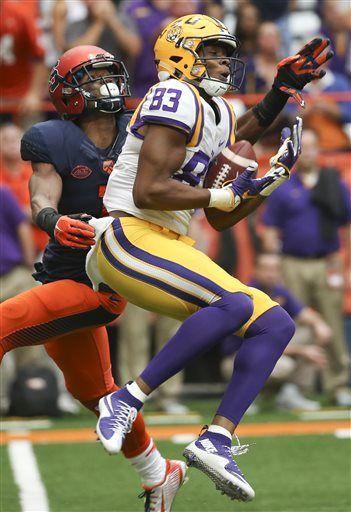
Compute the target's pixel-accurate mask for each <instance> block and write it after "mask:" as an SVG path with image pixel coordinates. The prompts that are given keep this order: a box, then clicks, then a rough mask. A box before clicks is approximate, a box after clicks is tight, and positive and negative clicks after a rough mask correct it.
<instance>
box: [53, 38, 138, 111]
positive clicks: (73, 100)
mask: <svg viewBox="0 0 351 512" xmlns="http://www.w3.org/2000/svg"><path fill="white" fill-rule="evenodd" d="M128 80H129V75H128V72H127V70H126V68H125V66H124V64H123V62H121V61H120V60H118V59H116V58H115V57H114V56H113V55H111V54H109V53H108V52H105V51H104V50H102V49H101V48H98V47H94V46H81V47H79V46H78V47H75V48H73V49H72V50H69V51H68V52H66V53H64V54H63V56H62V57H61V59H59V61H58V62H57V64H56V66H55V67H54V68H53V69H52V71H51V75H50V82H49V92H50V96H51V99H52V101H53V103H54V105H55V107H56V110H57V111H58V112H59V113H60V114H61V116H62V117H63V118H64V119H75V118H77V117H78V116H80V115H82V114H84V113H86V112H93V111H98V112H104V113H116V112H118V111H119V110H121V109H122V108H123V106H124V97H126V96H130V88H129V82H128Z"/></svg>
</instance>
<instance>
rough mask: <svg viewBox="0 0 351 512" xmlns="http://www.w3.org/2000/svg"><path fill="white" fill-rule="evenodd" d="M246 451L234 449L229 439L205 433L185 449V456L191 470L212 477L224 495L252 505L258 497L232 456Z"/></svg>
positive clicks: (238, 447) (220, 435) (244, 447)
mask: <svg viewBox="0 0 351 512" xmlns="http://www.w3.org/2000/svg"><path fill="white" fill-rule="evenodd" d="M247 451H248V447H247V445H243V446H241V445H239V446H234V447H232V446H231V440H230V439H229V438H228V437H226V436H224V435H222V434H217V433H215V432H209V431H206V432H205V433H204V434H202V435H200V437H199V438H198V439H197V440H196V441H193V442H192V443H190V444H189V445H188V446H187V447H186V448H185V450H184V452H183V455H184V457H185V458H186V460H187V464H188V466H192V467H194V468H197V469H199V470H200V471H202V472H203V473H205V475H207V476H208V477H210V479H211V480H212V481H213V482H214V484H215V486H216V489H217V490H219V491H221V492H222V494H226V495H227V496H229V498H231V499H232V500H239V501H251V500H253V499H254V497H255V491H254V490H253V488H252V487H251V485H250V484H249V483H248V482H247V481H246V479H245V477H244V475H243V473H242V472H241V471H240V469H239V467H238V465H237V463H236V462H235V460H234V459H233V455H241V454H242V453H246V452H247Z"/></svg>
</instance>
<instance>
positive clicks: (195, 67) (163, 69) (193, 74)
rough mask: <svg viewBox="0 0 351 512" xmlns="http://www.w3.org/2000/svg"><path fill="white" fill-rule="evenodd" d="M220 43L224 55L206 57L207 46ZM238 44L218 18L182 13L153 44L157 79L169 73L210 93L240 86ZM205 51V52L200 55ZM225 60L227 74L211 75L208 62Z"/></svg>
mask: <svg viewBox="0 0 351 512" xmlns="http://www.w3.org/2000/svg"><path fill="white" fill-rule="evenodd" d="M209 45H213V46H222V47H225V49H226V52H225V53H226V56H225V57H224V56H218V57H217V56H206V52H205V48H206V46H209ZM239 46H240V43H239V41H238V39H237V38H236V37H235V36H233V35H231V34H230V33H229V31H228V29H227V27H226V26H225V25H224V24H223V23H222V22H221V21H219V20H217V19H215V18H211V17H209V16H205V15H202V14H198V15H191V16H183V17H182V18H179V19H178V20H175V21H173V22H172V23H170V24H169V25H168V26H167V27H166V28H165V29H164V30H163V32H162V33H161V34H160V36H159V37H158V39H157V41H156V44H155V58H156V66H157V68H158V72H159V78H160V80H166V79H167V78H169V77H170V76H172V77H174V78H177V79H178V80H184V81H188V82H190V83H193V84H194V85H196V86H197V87H201V88H203V89H204V90H205V91H206V92H207V94H209V95H210V96H220V95H222V94H224V93H225V92H227V91H237V90H239V89H240V87H241V85H242V82H243V79H244V73H245V64H244V62H243V61H242V60H240V59H239V58H238V49H239ZM203 53H204V55H202V54H203ZM216 60H218V61H223V60H226V61H227V63H228V64H227V67H228V76H226V77H224V78H221V77H218V76H211V72H209V69H208V68H209V67H210V66H209V64H210V61H211V62H212V63H213V61H216Z"/></svg>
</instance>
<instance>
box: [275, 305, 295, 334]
mask: <svg viewBox="0 0 351 512" xmlns="http://www.w3.org/2000/svg"><path fill="white" fill-rule="evenodd" d="M275 309H276V312H275V313H276V315H277V322H276V329H278V330H279V331H280V332H281V333H282V334H283V335H284V337H286V338H288V339H289V340H291V338H292V337H293V336H294V334H295V330H296V326H295V322H294V320H293V319H292V318H291V316H290V315H289V314H288V313H287V312H286V311H285V309H284V308H282V307H281V306H277V307H276V308H275Z"/></svg>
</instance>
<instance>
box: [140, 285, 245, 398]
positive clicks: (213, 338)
mask: <svg viewBox="0 0 351 512" xmlns="http://www.w3.org/2000/svg"><path fill="white" fill-rule="evenodd" d="M252 312H253V303H252V300H251V299H250V297H248V295H245V294H244V293H241V292H240V293H229V292H226V293H225V294H224V295H223V297H222V298H221V299H220V300H218V301H216V302H214V303H213V304H211V305H210V306H208V307H206V308H203V309H201V310H200V311H197V312H196V313H194V314H193V315H191V316H190V317H189V318H187V319H186V320H185V321H184V322H183V324H182V325H181V326H180V328H179V329H178V331H177V333H176V334H175V335H174V336H173V338H171V339H170V340H169V341H168V343H167V344H166V345H165V346H164V347H163V348H162V349H161V350H160V352H158V354H156V356H155V357H154V358H153V359H152V360H151V362H150V363H149V365H148V366H147V367H146V368H145V370H144V371H143V373H142V374H141V375H140V377H141V378H142V379H143V381H144V382H145V383H146V384H147V385H148V386H150V388H151V389H156V388H157V387H158V386H159V385H160V384H162V383H163V382H165V381H166V380H168V379H169V378H170V377H173V375H175V374H176V373H178V372H179V371H180V370H182V369H183V368H184V367H185V366H186V365H187V364H188V363H189V362H190V361H191V360H192V359H193V358H194V357H195V356H198V355H200V354H201V353H202V352H204V351H205V350H208V349H209V348H210V347H211V346H212V345H214V344H216V343H219V342H220V341H221V340H222V339H223V338H224V337H225V336H227V335H228V334H229V333H232V332H235V331H237V330H238V329H239V328H240V327H241V326H242V325H244V323H245V322H247V320H248V319H249V318H250V316H251V315H252Z"/></svg>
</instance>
